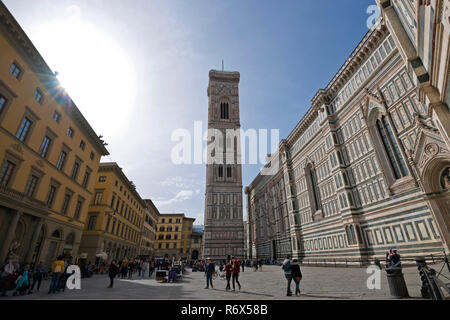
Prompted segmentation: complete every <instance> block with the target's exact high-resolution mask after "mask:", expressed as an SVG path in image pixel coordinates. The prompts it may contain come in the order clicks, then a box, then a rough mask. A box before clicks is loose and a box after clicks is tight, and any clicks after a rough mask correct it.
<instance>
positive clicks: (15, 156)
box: [0, 2, 108, 266]
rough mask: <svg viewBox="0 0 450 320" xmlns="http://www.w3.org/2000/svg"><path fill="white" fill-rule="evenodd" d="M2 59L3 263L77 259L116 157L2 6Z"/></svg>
mask: <svg viewBox="0 0 450 320" xmlns="http://www.w3.org/2000/svg"><path fill="white" fill-rule="evenodd" d="M49 36H51V35H49ZM0 52H1V55H0V262H3V261H5V260H6V259H7V258H13V257H14V258H17V259H19V261H20V262H22V263H23V262H38V261H43V262H44V263H45V264H46V265H47V266H49V265H50V264H51V263H52V261H53V260H54V259H55V258H56V256H57V255H60V254H65V255H66V256H72V257H73V258H76V257H77V253H78V246H79V243H80V239H81V235H82V230H83V228H84V225H85V222H86V218H87V212H88V203H89V200H90V198H91V196H92V192H93V188H94V178H95V176H96V174H97V170H98V165H99V162H100V157H101V156H102V155H107V154H108V151H107V150H106V148H105V146H104V142H103V141H102V140H101V139H100V138H99V137H98V136H97V134H96V133H95V132H94V130H93V129H92V128H91V126H90V125H89V123H88V122H87V121H86V119H85V118H84V117H83V115H82V114H81V112H80V111H79V109H78V108H77V106H76V105H75V103H74V102H73V101H72V100H71V98H70V97H69V96H68V94H67V93H66V92H65V91H64V90H63V89H62V88H61V87H60V86H59V83H58V80H57V79H56V77H55V75H54V73H53V72H52V71H51V69H50V68H49V66H48V65H47V64H46V63H45V61H44V59H43V58H42V57H41V55H40V54H39V52H38V51H37V50H36V48H35V47H34V46H33V44H32V43H31V41H30V39H29V38H28V37H27V35H26V34H25V33H24V31H23V30H22V28H21V27H20V26H19V24H18V23H17V22H16V20H15V19H14V17H13V16H12V15H11V14H10V12H9V11H8V10H7V8H6V7H5V6H4V5H3V4H2V3H1V2H0Z"/></svg>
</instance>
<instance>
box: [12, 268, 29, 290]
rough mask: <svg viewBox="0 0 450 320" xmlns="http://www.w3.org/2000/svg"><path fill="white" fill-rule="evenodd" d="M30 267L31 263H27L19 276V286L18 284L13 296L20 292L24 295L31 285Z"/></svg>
mask: <svg viewBox="0 0 450 320" xmlns="http://www.w3.org/2000/svg"><path fill="white" fill-rule="evenodd" d="M29 269H30V265H28V264H26V265H25V266H24V268H23V270H22V272H21V274H20V275H19V277H18V278H17V281H16V283H17V286H16V291H15V292H14V293H13V296H17V295H18V294H20V295H21V296H23V295H24V294H25V292H26V291H27V289H28V287H29V285H30V281H29V279H30V278H29V277H30V274H29Z"/></svg>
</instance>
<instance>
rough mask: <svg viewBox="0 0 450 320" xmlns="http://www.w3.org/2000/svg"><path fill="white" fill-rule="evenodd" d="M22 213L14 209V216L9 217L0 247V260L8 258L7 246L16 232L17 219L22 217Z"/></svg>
mask: <svg viewBox="0 0 450 320" xmlns="http://www.w3.org/2000/svg"><path fill="white" fill-rule="evenodd" d="M22 214H23V213H22V212H20V211H16V212H15V213H14V216H13V217H12V219H11V223H10V224H9V228H8V231H7V233H6V237H5V241H4V242H3V245H2V247H1V249H0V261H1V262H3V261H5V260H6V259H7V258H8V257H7V255H8V251H9V247H10V246H11V243H12V241H13V239H14V236H15V234H16V228H17V224H18V223H19V219H20V217H22Z"/></svg>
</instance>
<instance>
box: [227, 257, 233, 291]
mask: <svg viewBox="0 0 450 320" xmlns="http://www.w3.org/2000/svg"><path fill="white" fill-rule="evenodd" d="M232 273H233V266H232V265H231V263H230V261H227V264H226V265H225V277H226V278H227V287H226V289H225V290H226V291H228V290H231V287H230V280H231V274H232Z"/></svg>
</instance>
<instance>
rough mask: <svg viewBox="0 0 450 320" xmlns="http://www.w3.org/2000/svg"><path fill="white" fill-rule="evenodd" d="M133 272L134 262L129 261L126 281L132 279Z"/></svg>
mask: <svg viewBox="0 0 450 320" xmlns="http://www.w3.org/2000/svg"><path fill="white" fill-rule="evenodd" d="M133 271H134V261H133V260H131V259H130V262H129V263H128V279H132V278H133Z"/></svg>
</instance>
